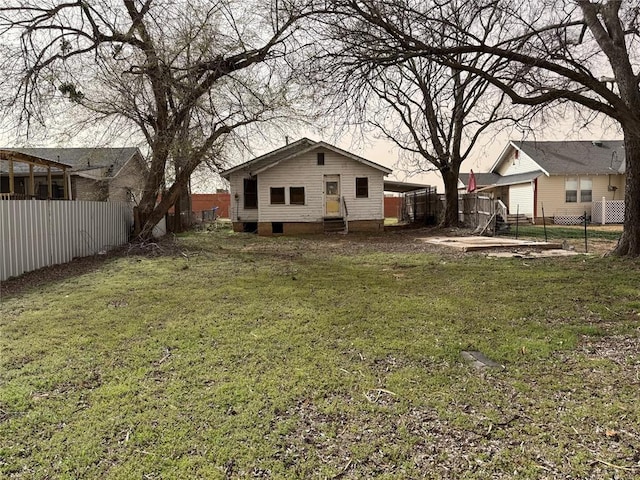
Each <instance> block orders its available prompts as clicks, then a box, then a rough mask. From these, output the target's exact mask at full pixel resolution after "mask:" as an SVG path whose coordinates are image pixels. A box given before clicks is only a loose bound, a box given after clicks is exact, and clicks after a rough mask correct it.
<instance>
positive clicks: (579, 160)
mask: <svg viewBox="0 0 640 480" xmlns="http://www.w3.org/2000/svg"><path fill="white" fill-rule="evenodd" d="M512 143H513V144H514V145H516V146H517V147H518V148H520V149H521V150H522V151H523V152H524V153H526V154H527V155H528V156H529V157H531V158H532V159H533V160H534V161H535V162H536V163H537V164H538V165H540V166H541V167H542V168H543V169H544V170H545V171H546V172H548V173H549V174H550V175H563V174H574V175H590V174H591V175H593V174H608V173H624V169H625V155H624V142H623V141H622V140H602V141H591V140H586V141H569V140H567V141H561V142H512Z"/></svg>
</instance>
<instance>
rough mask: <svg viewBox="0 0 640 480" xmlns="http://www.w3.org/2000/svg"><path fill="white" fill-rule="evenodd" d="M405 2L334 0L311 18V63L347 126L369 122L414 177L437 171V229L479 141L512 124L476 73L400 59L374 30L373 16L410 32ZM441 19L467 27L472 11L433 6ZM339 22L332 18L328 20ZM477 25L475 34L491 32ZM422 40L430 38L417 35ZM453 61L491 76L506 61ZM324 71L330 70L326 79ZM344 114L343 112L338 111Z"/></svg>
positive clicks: (454, 216) (448, 220) (500, 96)
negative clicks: (318, 47)
mask: <svg viewBox="0 0 640 480" xmlns="http://www.w3.org/2000/svg"><path fill="white" fill-rule="evenodd" d="M408 3H409V2H395V3H393V4H387V3H385V2H375V1H364V2H361V1H354V2H351V1H345V2H341V1H337V2H335V3H334V15H335V16H325V17H320V18H319V19H318V22H317V23H318V24H319V25H320V27H319V28H318V32H319V34H320V35H322V36H324V37H325V40H326V41H325V42H324V45H325V49H324V51H322V52H321V53H320V54H319V55H318V58H319V59H321V60H322V62H313V65H314V67H315V68H314V71H315V73H316V80H317V81H324V83H325V84H326V85H328V87H327V89H328V90H329V92H330V95H327V97H329V98H331V99H332V100H331V102H332V103H333V104H334V105H336V104H337V105H338V107H337V108H336V107H332V108H333V109H334V111H335V110H337V111H339V112H342V115H344V116H345V117H346V121H347V122H353V123H357V124H360V125H362V124H365V125H370V126H373V127H374V128H375V130H376V131H377V132H378V133H380V134H382V136H383V137H385V138H386V139H388V140H390V141H391V142H393V143H394V144H395V145H396V146H397V147H398V148H399V149H400V150H401V152H402V153H403V156H404V157H405V158H406V162H407V164H408V165H409V166H410V167H411V169H412V170H413V171H414V172H415V171H418V172H420V171H421V172H425V171H432V170H436V171H437V172H439V174H440V175H441V177H442V179H443V182H444V190H445V210H444V214H443V215H442V217H441V223H440V224H441V226H454V225H457V224H458V177H459V173H460V166H461V164H462V162H463V161H464V160H465V159H466V158H468V156H469V154H470V153H471V150H472V149H473V147H474V146H475V145H476V142H477V140H478V138H479V136H480V135H481V134H482V133H483V132H485V131H486V130H487V129H488V128H490V127H492V126H496V125H497V124H498V123H501V122H506V121H509V122H514V121H517V118H515V117H516V113H515V112H514V109H513V108H508V107H509V106H508V105H507V104H506V103H505V102H504V97H505V95H504V93H502V92H501V91H500V90H499V89H497V88H495V87H493V86H492V85H491V83H490V82H488V81H487V80H486V79H485V78H482V77H480V76H478V75H476V74H475V73H469V72H468V71H464V70H461V69H457V68H451V67H449V66H446V65H442V64H438V63H436V62H433V61H431V60H429V59H426V58H421V57H418V56H407V55H406V50H405V49H404V48H403V46H402V45H401V44H399V43H398V42H395V41H391V42H390V41H388V40H389V39H390V37H389V35H388V33H387V32H385V31H384V30H381V29H379V28H378V26H377V24H376V19H377V17H378V16H382V17H384V18H386V16H391V17H392V18H394V19H395V22H396V23H395V25H396V26H397V28H398V30H397V32H396V33H397V34H398V35H402V34H403V33H402V32H405V31H406V32H407V33H406V34H407V35H408V34H409V32H412V29H413V25H412V20H413V17H412V14H411V11H410V9H409V6H408ZM438 8H440V9H441V13H440V15H441V16H443V17H446V18H449V19H450V20H451V21H452V22H455V23H456V25H459V26H460V29H461V30H463V31H466V30H467V29H471V28H473V27H472V25H473V23H474V21H475V18H474V17H473V14H474V13H475V12H474V11H473V9H469V8H466V7H465V6H464V5H460V4H458V2H447V3H444V4H442V5H440V6H439V7H438ZM336 18H338V19H339V20H337V21H336V20H335V19H336ZM491 27H492V24H491V22H489V23H488V24H487V25H484V26H482V27H481V28H480V29H479V30H482V31H480V32H479V34H485V35H486V34H487V33H488V32H490V31H491ZM424 34H425V35H427V36H428V37H426V36H421V39H422V40H423V41H425V42H426V41H428V40H429V38H431V37H432V36H433V34H432V33H431V32H429V31H424ZM458 61H460V62H464V63H465V64H468V65H473V66H474V67H475V68H477V69H479V70H482V71H485V72H492V73H493V74H496V75H497V74H498V72H499V71H501V70H502V69H504V68H506V67H507V66H508V63H507V62H505V61H504V60H502V59H494V58H488V57H484V56H482V55H479V54H474V53H472V54H468V55H467V54H463V55H460V58H458ZM327 72H332V73H331V74H330V75H329V76H327ZM345 111H346V115H345V113H344V112H345Z"/></svg>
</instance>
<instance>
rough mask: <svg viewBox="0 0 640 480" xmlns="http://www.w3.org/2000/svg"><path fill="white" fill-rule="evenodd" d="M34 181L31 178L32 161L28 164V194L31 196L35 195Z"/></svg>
mask: <svg viewBox="0 0 640 480" xmlns="http://www.w3.org/2000/svg"><path fill="white" fill-rule="evenodd" d="M35 189H36V182H35V179H34V178H33V163H30V164H29V190H28V193H29V196H31V197H33V196H34V195H35Z"/></svg>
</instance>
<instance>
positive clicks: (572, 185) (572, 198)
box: [564, 177, 578, 203]
mask: <svg viewBox="0 0 640 480" xmlns="http://www.w3.org/2000/svg"><path fill="white" fill-rule="evenodd" d="M564 195H565V197H564V198H565V200H564V201H565V202H566V203H576V202H577V201H578V178H577V177H567V178H566V179H565V181H564Z"/></svg>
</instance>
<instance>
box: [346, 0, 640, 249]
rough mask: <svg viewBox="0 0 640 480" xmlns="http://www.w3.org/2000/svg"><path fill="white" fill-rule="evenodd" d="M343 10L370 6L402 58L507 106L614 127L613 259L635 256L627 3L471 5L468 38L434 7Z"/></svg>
mask: <svg viewBox="0 0 640 480" xmlns="http://www.w3.org/2000/svg"><path fill="white" fill-rule="evenodd" d="M337 3H343V2H340V0H337ZM346 3H348V4H351V5H357V6H358V8H360V7H361V5H362V4H371V5H373V6H374V7H375V8H368V9H367V10H366V13H367V16H368V18H367V20H368V22H369V24H370V25H372V28H375V29H376V31H377V32H378V34H379V36H380V37H381V38H384V39H385V40H386V42H387V43H388V44H390V45H394V47H396V48H397V49H399V50H401V51H403V52H404V55H405V56H406V57H407V58H409V57H414V56H416V57H420V58H425V59H428V60H431V61H434V62H437V63H439V64H440V65H443V66H447V67H449V68H453V69H459V70H463V71H466V72H470V73H472V74H475V75H477V76H479V77H481V78H483V79H485V80H486V81H488V82H490V83H491V84H492V85H494V86H495V87H497V88H499V89H501V90H502V91H503V92H504V93H505V94H506V95H507V96H508V97H509V98H510V99H511V100H512V101H513V102H514V103H518V104H522V105H529V106H541V105H553V104H557V103H559V102H570V103H572V104H574V105H577V106H579V107H583V108H586V109H589V110H591V111H594V112H597V113H600V114H604V115H606V116H608V117H610V118H612V119H614V120H615V121H617V123H618V124H619V126H620V129H621V131H622V134H623V136H624V147H625V159H626V168H627V170H626V175H627V178H626V190H625V220H624V233H623V235H622V237H621V238H620V241H619V243H618V246H617V248H616V250H615V252H614V253H616V254H618V255H629V256H638V255H640V69H639V67H638V65H640V48H639V42H640V9H639V7H638V5H637V2H630V1H626V2H623V1H621V0H603V1H599V2H595V1H589V0H575V1H573V0H546V1H541V2H527V1H524V0H521V1H519V2H513V1H510V0H475V1H473V2H468V3H467V5H468V6H469V8H473V9H474V10H475V12H476V13H475V15H474V16H475V18H476V22H475V24H474V25H471V28H467V27H465V26H461V25H459V24H456V22H453V21H451V19H450V18H447V17H446V16H442V15H441V12H442V10H441V8H440V7H439V6H438V5H437V4H438V2H410V1H398V2H393V3H392V4H387V3H386V2H376V1H370V2H369V1H366V0H365V1H364V2H357V1H354V2H349V1H347V2H346ZM383 4H384V7H383V6H382V5H383ZM388 5H392V6H393V7H388ZM388 8H393V9H399V10H397V11H396V10H392V11H389V10H388ZM398 12H401V14H400V13H398ZM489 22H490V23H491V24H492V25H493V27H492V28H491V31H490V32H489V35H478V34H477V28H479V27H478V26H484V25H488V24H489ZM406 25H410V27H411V28H405V26H406ZM381 51H382V52H384V49H381ZM470 54H478V55H481V56H483V57H485V58H489V59H490V58H494V59H499V60H505V61H508V62H509V67H508V68H506V69H502V70H500V71H499V72H498V74H496V73H494V72H491V71H485V70H483V69H482V68H479V67H478V66H477V65H474V64H471V63H468V62H467V61H466V59H467V58H468V55H470Z"/></svg>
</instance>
